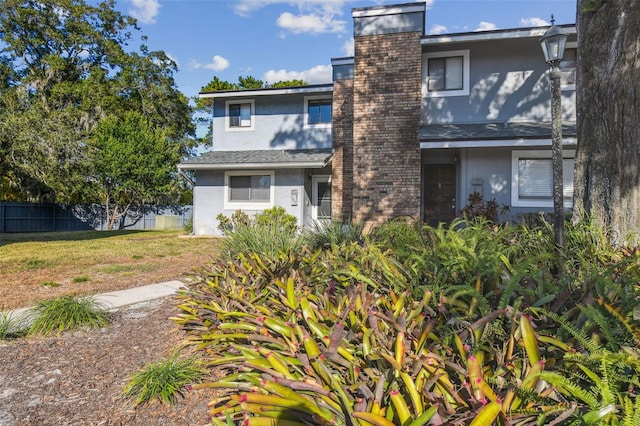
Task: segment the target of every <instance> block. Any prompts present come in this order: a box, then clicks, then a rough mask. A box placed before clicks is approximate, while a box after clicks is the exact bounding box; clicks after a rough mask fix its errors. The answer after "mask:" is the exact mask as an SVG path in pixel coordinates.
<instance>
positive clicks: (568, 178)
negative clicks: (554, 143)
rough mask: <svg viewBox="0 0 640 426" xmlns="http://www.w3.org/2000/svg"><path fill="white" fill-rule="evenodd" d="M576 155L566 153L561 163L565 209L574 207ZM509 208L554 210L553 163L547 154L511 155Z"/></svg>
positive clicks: (515, 153)
mask: <svg viewBox="0 0 640 426" xmlns="http://www.w3.org/2000/svg"><path fill="white" fill-rule="evenodd" d="M574 156H575V151H573V150H565V151H564V152H563V160H562V182H563V198H564V203H563V204H564V206H565V207H567V208H570V207H571V206H572V205H573V166H574V163H575V161H574ZM511 173H512V184H511V205H512V206H514V207H553V162H552V160H551V151H550V150H544V151H543V150H537V151H512V153H511Z"/></svg>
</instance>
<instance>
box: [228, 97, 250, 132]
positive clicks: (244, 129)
mask: <svg viewBox="0 0 640 426" xmlns="http://www.w3.org/2000/svg"><path fill="white" fill-rule="evenodd" d="M243 104H249V105H250V107H251V125H250V126H244V127H242V126H231V125H230V124H231V123H230V120H231V116H230V115H229V107H230V106H231V105H243ZM224 111H225V112H224V129H225V130H226V131H228V132H250V131H253V130H254V129H255V124H256V104H255V100H253V99H243V100H232V101H226V102H225V107H224Z"/></svg>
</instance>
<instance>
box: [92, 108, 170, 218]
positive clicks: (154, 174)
mask: <svg viewBox="0 0 640 426" xmlns="http://www.w3.org/2000/svg"><path fill="white" fill-rule="evenodd" d="M91 147H92V159H93V164H94V166H93V170H94V173H93V182H95V185H96V191H97V193H98V194H99V196H100V198H101V199H102V202H103V204H104V206H105V209H106V222H107V229H108V230H112V229H114V227H115V224H116V223H117V221H118V220H120V219H121V218H123V217H124V216H126V214H127V212H128V211H129V209H130V208H131V206H133V205H142V204H145V203H153V202H154V201H155V200H156V199H157V198H159V197H160V196H161V195H162V194H168V193H170V192H171V191H172V190H176V189H177V188H176V187H175V182H176V181H175V180H174V179H173V176H174V174H175V167H176V164H178V162H179V161H180V153H179V152H178V146H177V145H175V144H174V143H172V142H171V141H170V140H169V139H168V138H167V135H166V133H165V132H164V131H162V130H160V129H157V128H153V126H152V124H151V123H150V122H149V121H148V120H147V119H146V118H145V117H144V116H143V115H142V114H140V113H137V112H127V113H125V114H124V117H122V118H120V117H116V116H110V117H107V118H105V119H103V120H102V121H101V122H100V124H99V126H98V128H97V129H96V132H95V135H94V137H93V138H92V141H91Z"/></svg>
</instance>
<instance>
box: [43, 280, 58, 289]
mask: <svg viewBox="0 0 640 426" xmlns="http://www.w3.org/2000/svg"><path fill="white" fill-rule="evenodd" d="M40 287H51V288H54V287H60V283H57V282H55V281H45V282H43V283H40Z"/></svg>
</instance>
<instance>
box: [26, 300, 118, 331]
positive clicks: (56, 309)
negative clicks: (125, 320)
mask: <svg viewBox="0 0 640 426" xmlns="http://www.w3.org/2000/svg"><path fill="white" fill-rule="evenodd" d="M28 315H29V317H30V318H31V326H30V327H29V334H41V335H44V336H47V335H50V334H53V333H58V334H60V333H62V332H63V331H68V330H78V329H82V328H101V327H105V326H107V325H108V324H109V322H110V314H109V312H108V311H107V310H106V309H105V308H104V307H103V306H101V305H100V304H99V303H98V302H96V301H95V299H93V298H91V297H85V298H80V299H75V298H73V297H71V296H63V297H60V298H57V299H51V300H45V301H43V302H39V303H37V304H36V305H35V306H34V307H32V308H31V309H29V314H28Z"/></svg>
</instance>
